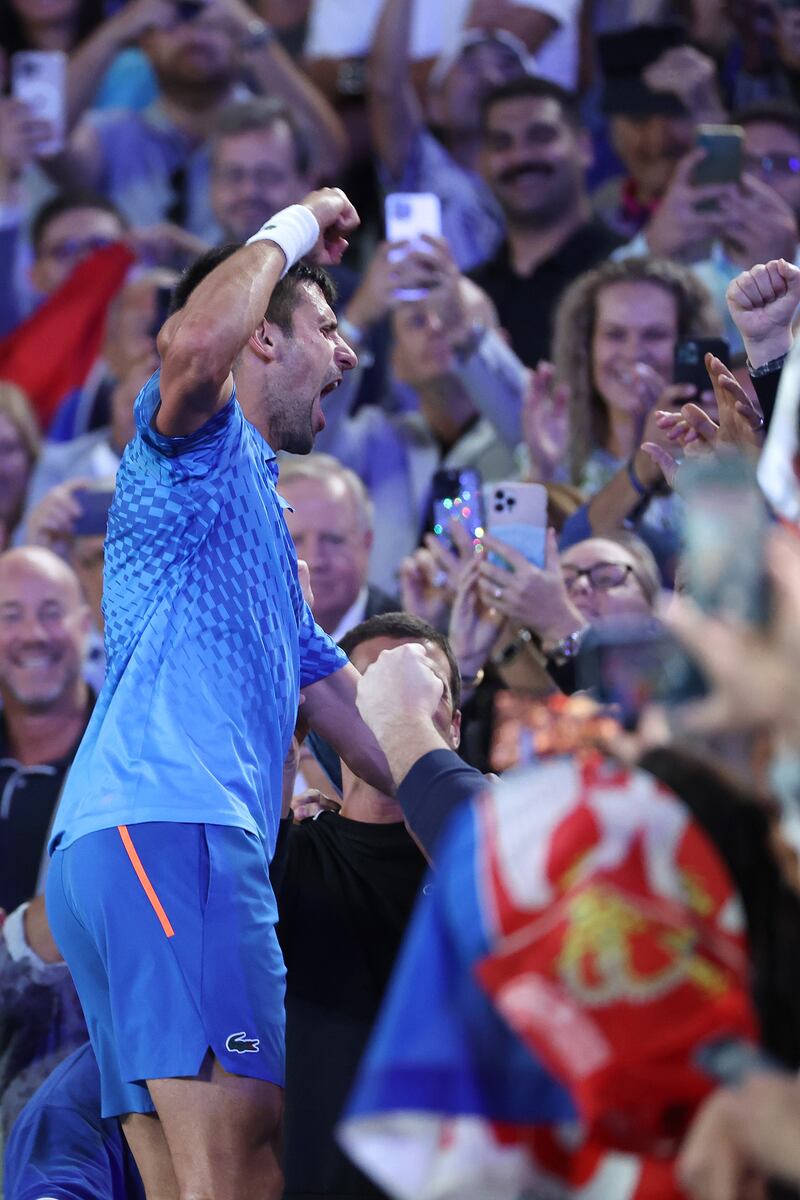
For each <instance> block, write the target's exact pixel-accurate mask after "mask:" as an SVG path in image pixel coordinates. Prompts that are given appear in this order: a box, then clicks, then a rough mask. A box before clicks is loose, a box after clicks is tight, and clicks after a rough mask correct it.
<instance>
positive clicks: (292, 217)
mask: <svg viewBox="0 0 800 1200" xmlns="http://www.w3.org/2000/svg"><path fill="white" fill-rule="evenodd" d="M319 234H320V229H319V225H318V224H317V218H316V217H315V216H314V214H313V213H312V211H311V209H310V208H306V206H305V205H304V204H292V205H290V206H289V208H282V209H281V211H280V212H279V213H276V214H275V216H274V217H270V219H269V220H268V221H266V222H265V223H264V224H263V225H262V226H261V228H260V229H259V231H258V233H254V234H253V236H252V237H250V238H248V239H247V242H246V243H245V244H246V245H248V246H250V245H251V244H252V243H253V242H274V243H275V245H276V246H279V247H280V249H281V250H282V251H283V253H284V254H285V255H286V266H285V267H284V268H283V270H282V271H281V279H283V277H284V275H285V274H286V272H287V271H289V270H290V269H291V268H292V267H293V266H294V264H295V263H296V262H297V261H298V259H301V258H302V257H303V255H304V254H308V252H309V250H313V249H314V246H316V244H317V239H318V238H319Z"/></svg>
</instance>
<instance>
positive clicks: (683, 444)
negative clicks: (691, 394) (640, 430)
mask: <svg viewBox="0 0 800 1200" xmlns="http://www.w3.org/2000/svg"><path fill="white" fill-rule="evenodd" d="M706 369H707V370H708V374H709V377H710V379H711V382H712V384H713V388H714V400H715V407H716V415H717V417H718V421H714V420H713V418H712V417H711V415H710V414H709V412H708V410H707V408H701V407H700V405H698V404H684V405H682V406H681V408H680V409H679V411H677V412H675V411H674V410H671V411H657V412H656V413H655V426H656V429H657V430H658V432H659V433H660V435H661V436H660V437H659V439H658V440H657V441H656V440H652V439H650V438H647V439H645V440H644V441H643V442H642V450H643V451H645V453H646V454H647V455H648V456H649V457H650V458H651V460H652V461H653V462H654V463H655V464H656V465H657V466H658V467H660V469H661V470H662V471H663V473H664V478H665V479H666V481H667V483H668V484H669V485H670V487H673V486H674V484H675V478H676V475H677V472H678V467H679V465H680V463H679V460H678V459H677V458H676V457H675V453H674V452H675V451H676V450H677V449H678V448H680V449H681V450H683V452H684V454H685V455H686V456H687V457H699V456H701V455H704V454H711V453H714V452H717V451H723V450H740V451H742V452H743V453H745V454H755V455H757V454H759V453H760V451H761V447H762V445H763V442H764V418H763V416H762V414H761V411H760V409H759V408H758V405H757V404H755V403H754V401H753V400H751V398H750V397H749V396H748V394H747V392H746V391H745V390H744V388H743V387H742V385H741V384H740V383H739V382H738V380H736V379H735V378H734V376H733V375H732V374H731V372H730V371H729V370H728V368H727V367H726V366H725V364H724V363H723V362H722V361H721V360H720V359H718V358H715V357H714V355H712V354H707V355H706Z"/></svg>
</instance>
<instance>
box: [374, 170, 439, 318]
mask: <svg viewBox="0 0 800 1200" xmlns="http://www.w3.org/2000/svg"><path fill="white" fill-rule="evenodd" d="M385 218H386V237H387V239H388V240H389V241H390V242H407V243H408V245H407V246H403V247H398V248H397V249H395V250H392V251H391V253H390V255H389V258H390V261H392V262H400V261H401V260H402V259H403V258H404V257H405V256H406V254H408V252H409V250H413V249H419V247H420V244H421V243H420V239H421V238H422V237H423V235H426V236H428V237H441V236H442V203H441V200H440V199H439V197H438V196H437V195H435V194H434V193H433V192H391V193H390V194H389V195H388V196H387V197H386V202H385ZM422 244H423V245H424V243H422ZM427 294H428V293H427V290H426V289H425V288H398V290H397V291H396V292H395V296H396V297H397V299H398V300H422V299H424V297H425V296H427Z"/></svg>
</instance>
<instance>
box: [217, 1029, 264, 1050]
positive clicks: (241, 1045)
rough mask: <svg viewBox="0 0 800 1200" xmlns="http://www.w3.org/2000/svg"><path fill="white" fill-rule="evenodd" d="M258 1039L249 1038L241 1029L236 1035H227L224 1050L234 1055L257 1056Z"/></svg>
mask: <svg viewBox="0 0 800 1200" xmlns="http://www.w3.org/2000/svg"><path fill="white" fill-rule="evenodd" d="M258 1046H259V1041H258V1038H249V1037H248V1036H247V1034H246V1033H245V1031H244V1030H243V1029H240V1030H239V1032H238V1033H230V1034H228V1038H227V1040H226V1042H225V1049H226V1050H230V1051H232V1052H233V1053H234V1054H258Z"/></svg>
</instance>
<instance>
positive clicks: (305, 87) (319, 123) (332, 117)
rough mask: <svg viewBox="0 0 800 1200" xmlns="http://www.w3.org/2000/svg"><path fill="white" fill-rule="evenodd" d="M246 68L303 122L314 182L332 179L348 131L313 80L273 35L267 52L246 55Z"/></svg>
mask: <svg viewBox="0 0 800 1200" xmlns="http://www.w3.org/2000/svg"><path fill="white" fill-rule="evenodd" d="M245 68H246V69H247V70H248V72H249V74H250V76H251V77H252V78H253V80H254V81H255V82H256V83H257V84H258V86H259V87H260V88H261V89H262V90H263V91H264V92H266V93H268V94H269V95H271V96H280V98H281V99H282V100H285V101H286V104H287V105H288V106H289V108H291V109H292V111H293V112H294V113H295V114H296V115H297V117H298V118H299V119H300V120H301V121H302V122H303V124H304V126H305V129H306V132H307V133H308V136H309V138H310V140H311V142H312V154H311V162H312V165H313V168H314V170H315V171H316V174H317V178H316V180H315V183H319V182H322V181H325V180H327V179H330V178H332V177H333V176H334V175H335V174H336V172H337V171H338V170H339V169H340V167H341V165H342V162H343V161H344V159H345V157H346V155H347V149H348V143H347V133H346V131H345V128H344V125H343V124H342V122H341V121H340V119H339V117H338V116H337V115H336V113H335V112H334V110H333V108H332V106H331V105H330V104H329V102H328V100H327V99H326V97H325V96H324V95H323V93H322V92H321V91H320V89H319V88H318V87H317V86H316V84H315V83H314V82H313V80H312V79H310V78H309V76H308V75H306V74H305V73H304V72H303V71H300V70H299V69H298V68H297V67H296V66H295V64H294V62H293V61H292V58H291V57H290V55H288V54H287V53H286V51H285V50H284V48H283V46H282V45H281V44H280V42H279V41H278V40H277V39H276V38H273V39H272V41H271V42H270V44H269V46H268V47H267V50H266V52H265V51H263V50H262V51H259V52H256V53H253V54H249V55H246V56H245Z"/></svg>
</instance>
